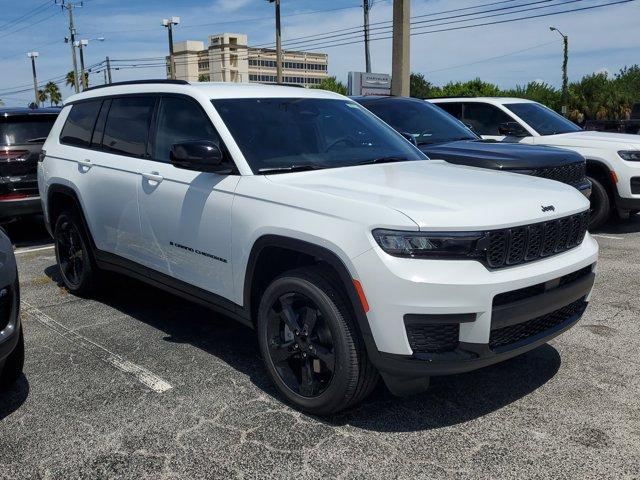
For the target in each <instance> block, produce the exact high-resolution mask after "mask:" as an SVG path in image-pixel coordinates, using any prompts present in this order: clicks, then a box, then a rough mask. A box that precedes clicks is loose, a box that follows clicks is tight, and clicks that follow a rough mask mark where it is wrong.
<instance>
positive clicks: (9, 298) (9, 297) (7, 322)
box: [0, 228, 24, 391]
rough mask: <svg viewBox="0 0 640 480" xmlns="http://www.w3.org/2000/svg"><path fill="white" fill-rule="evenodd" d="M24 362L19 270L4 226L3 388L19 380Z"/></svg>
mask: <svg viewBox="0 0 640 480" xmlns="http://www.w3.org/2000/svg"><path fill="white" fill-rule="evenodd" d="M23 364H24V339H23V337H22V325H21V324H20V285H19V283H18V270H17V268H16V259H15V256H14V254H13V245H11V241H10V240H9V237H7V235H6V234H5V232H4V230H2V229H1V228H0V391H2V390H5V389H6V388H8V387H10V386H11V384H13V383H14V382H15V381H16V380H17V379H18V377H19V376H20V374H21V373H22V366H23Z"/></svg>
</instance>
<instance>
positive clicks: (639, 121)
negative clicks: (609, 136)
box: [584, 102, 640, 134]
mask: <svg viewBox="0 0 640 480" xmlns="http://www.w3.org/2000/svg"><path fill="white" fill-rule="evenodd" d="M584 129H585V130H595V131H597V132H615V133H635V134H640V102H638V103H634V104H633V107H632V108H631V116H630V117H629V119H628V120H587V121H586V122H585V124H584Z"/></svg>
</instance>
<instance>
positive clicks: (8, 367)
mask: <svg viewBox="0 0 640 480" xmlns="http://www.w3.org/2000/svg"><path fill="white" fill-rule="evenodd" d="M23 367H24V338H23V336H22V327H21V328H20V337H19V339H18V344H17V345H16V348H15V349H14V350H13V352H11V355H9V356H8V357H7V359H6V361H5V363H4V367H3V368H2V371H0V390H6V389H7V388H9V387H11V385H13V384H14V383H15V381H16V380H18V377H20V375H22V369H23Z"/></svg>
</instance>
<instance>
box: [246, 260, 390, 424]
mask: <svg viewBox="0 0 640 480" xmlns="http://www.w3.org/2000/svg"><path fill="white" fill-rule="evenodd" d="M328 278H332V276H331V272H330V271H327V269H324V268H323V267H317V266H316V267H307V268H300V269H296V270H291V271H289V272H286V273H284V274H282V275H280V276H279V277H277V278H276V279H275V280H274V281H273V282H272V283H271V284H270V285H269V286H268V287H267V289H266V290H265V292H264V294H263V295H262V299H261V301H260V306H259V308H258V318H257V327H258V328H257V330H258V342H259V345H260V352H261V354H262V358H263V359H264V362H265V365H266V367H267V372H268V374H269V377H270V378H271V380H272V381H273V383H274V384H275V385H276V387H277V388H278V390H279V391H280V392H281V393H282V394H283V395H284V396H285V397H286V398H287V400H288V401H289V402H290V403H292V404H293V405H295V406H296V407H297V408H299V409H301V410H304V411H306V412H308V413H312V414H317V415H328V414H332V413H336V412H338V411H340V410H343V409H345V408H347V407H349V406H351V405H353V404H355V403H357V402H359V401H361V400H362V399H363V398H364V397H365V396H366V395H368V394H369V393H370V392H371V390H372V389H373V388H374V387H375V385H376V383H377V379H378V373H377V371H376V370H375V368H374V367H373V365H371V363H370V362H369V359H368V357H367V354H366V349H365V346H364V342H363V340H362V336H361V335H360V333H359V331H358V329H357V327H356V321H355V318H354V315H353V313H351V311H350V309H349V308H348V306H347V305H348V304H347V300H346V296H345V294H344V293H343V292H342V291H341V290H340V289H338V288H336V287H335V286H334V285H333V282H331V283H330V282H329V281H328V280H327V279H328Z"/></svg>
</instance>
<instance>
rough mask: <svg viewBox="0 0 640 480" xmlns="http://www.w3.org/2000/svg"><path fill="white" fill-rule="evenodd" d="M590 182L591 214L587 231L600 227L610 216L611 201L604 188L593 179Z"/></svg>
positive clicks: (598, 181)
mask: <svg viewBox="0 0 640 480" xmlns="http://www.w3.org/2000/svg"><path fill="white" fill-rule="evenodd" d="M589 180H591V197H590V201H591V214H590V218H589V230H594V229H596V228H599V227H601V226H602V225H604V223H605V222H606V221H607V220H609V217H610V216H611V199H610V198H609V192H608V191H607V189H606V187H605V186H604V185H603V184H602V183H601V182H600V180H598V179H595V178H591V177H590V178H589Z"/></svg>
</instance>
